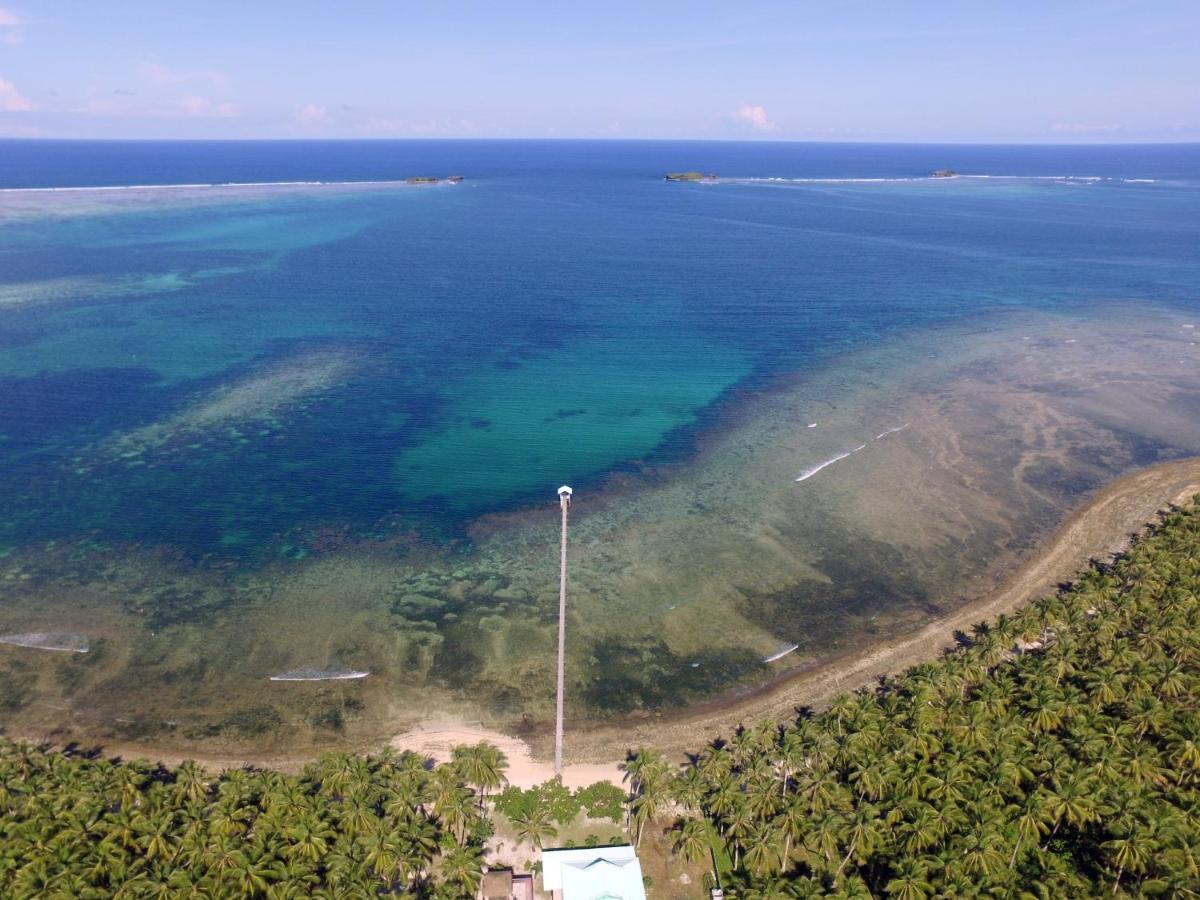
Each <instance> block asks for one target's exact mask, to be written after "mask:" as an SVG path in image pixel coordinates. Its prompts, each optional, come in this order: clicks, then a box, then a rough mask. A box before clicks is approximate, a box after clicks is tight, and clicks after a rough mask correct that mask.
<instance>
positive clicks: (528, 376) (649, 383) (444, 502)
mask: <svg viewBox="0 0 1200 900" xmlns="http://www.w3.org/2000/svg"><path fill="white" fill-rule="evenodd" d="M943 165H951V166H954V167H956V168H958V169H959V170H960V171H961V172H963V173H965V174H971V175H991V176H1018V177H992V178H960V179H954V180H931V179H927V178H923V177H921V176H923V175H924V174H926V173H927V172H928V171H929V170H931V169H933V168H936V167H940V166H943ZM679 168H699V169H702V170H704V171H709V170H712V171H716V172H718V173H719V174H720V175H721V176H723V179H724V180H722V182H720V183H718V184H713V185H709V184H666V183H664V182H663V181H662V179H661V174H662V172H663V171H666V170H668V169H679ZM451 172H456V173H457V172H461V173H462V174H464V175H465V176H466V177H467V180H466V181H465V182H463V183H462V184H459V185H454V186H449V185H440V186H437V187H433V188H381V189H378V190H361V191H353V192H343V191H337V190H322V189H313V190H311V191H298V192H295V191H290V192H284V193H278V194H276V193H270V192H268V193H263V194H262V195H259V196H250V197H246V196H239V197H238V198H237V199H232V198H231V199H229V200H228V201H227V202H226V201H224V200H221V199H220V196H221V195H220V194H219V193H217V194H213V195H211V196H209V197H207V198H206V199H205V200H204V202H203V203H190V204H189V203H185V202H180V201H169V200H163V201H162V202H157V201H154V202H145V203H140V204H138V205H136V207H131V208H127V209H123V210H120V211H113V210H111V209H100V208H99V207H96V210H95V211H94V212H93V213H87V212H86V210H84V211H81V210H80V208H79V206H78V198H79V196H81V195H72V194H69V193H52V192H47V193H45V194H41V195H28V194H14V193H0V213H2V212H3V211H4V209H5V207H6V205H8V206H10V207H11V205H12V203H13V202H14V200H16V199H17V198H21V200H22V202H23V203H28V202H29V197H30V196H36V197H39V198H44V208H45V210H46V211H48V212H54V211H56V210H57V211H58V214H54V215H44V216H43V215H29V214H25V215H22V216H19V217H18V216H9V217H6V218H0V397H2V398H3V402H2V403H0V471H2V472H3V473H4V474H3V476H0V548H10V549H11V548H14V547H19V546H21V545H24V544H27V543H30V542H33V541H40V540H45V539H54V538H68V537H75V536H79V535H83V534H87V535H90V536H91V538H92V539H95V540H100V541H112V540H133V541H138V542H145V543H150V544H163V545H167V546H170V547H173V548H178V549H181V550H183V551H184V552H185V553H188V554H195V555H203V554H217V555H222V554H226V555H228V554H233V555H241V556H245V555H254V556H265V557H270V556H275V555H278V554H280V553H286V554H296V553H305V552H308V550H309V549H311V544H312V536H313V535H314V534H317V533H319V532H321V531H322V530H327V529H329V528H349V529H350V530H352V531H354V532H357V533H362V534H372V535H380V534H386V533H389V532H390V531H394V530H396V529H398V528H410V527H411V528H416V529H418V531H420V532H421V533H424V534H429V535H434V536H438V535H440V536H448V535H453V534H457V533H460V532H461V529H462V528H463V526H464V525H465V524H466V523H468V522H469V521H471V519H472V518H474V517H476V516H478V515H479V514H481V513H484V512H489V511H494V510H502V509H507V508H513V507H517V506H520V505H521V504H523V503H526V502H529V501H530V500H531V499H535V498H536V499H542V498H544V497H545V496H547V495H548V492H549V494H550V495H552V492H553V489H554V488H555V487H556V486H557V485H558V484H559V483H561V482H563V481H570V482H572V483H574V484H575V485H576V486H577V487H579V488H581V489H583V490H585V491H586V490H587V489H588V488H589V487H591V486H593V485H596V484H598V483H599V482H600V481H601V479H602V478H603V477H604V476H605V475H606V473H609V472H611V471H613V470H614V469H621V468H623V467H628V466H630V465H635V464H637V463H639V462H643V461H646V460H651V461H653V460H655V459H667V458H672V459H678V458H685V457H686V455H687V453H688V452H689V451H690V449H691V447H692V441H693V439H694V436H695V434H696V433H697V431H698V430H699V429H702V428H703V426H704V425H705V423H707V422H709V421H711V418H712V416H713V413H714V411H716V410H717V409H718V408H719V406H720V404H721V403H722V402H723V400H724V399H726V398H728V397H729V396H730V395H729V392H730V391H731V390H732V389H734V388H745V387H750V388H753V387H757V386H762V385H766V384H769V383H770V381H771V379H772V378H773V377H775V376H778V375H781V374H788V373H792V372H795V371H799V370H804V369H805V368H807V367H812V366H815V365H817V364H819V363H820V362H822V361H823V360H825V359H827V358H829V357H830V356H831V355H832V354H834V353H836V352H839V351H842V350H846V349H850V348H854V347H857V346H864V345H866V344H869V343H871V342H875V341H878V340H880V339H882V338H885V337H887V336H888V335H891V334H895V333H898V332H900V331H904V330H910V329H919V328H922V327H932V326H934V325H937V324H939V323H944V322H947V321H950V320H954V319H956V318H960V317H963V316H967V315H970V314H973V313H975V312H978V311H981V310H984V309H988V308H991V307H994V306H997V305H1027V306H1043V307H1063V308H1073V309H1085V308H1086V305H1087V304H1088V303H1089V302H1092V301H1094V300H1096V299H1101V298H1105V299H1107V298H1148V299H1153V300H1155V301H1161V302H1167V303H1175V304H1178V305H1180V306H1181V307H1182V308H1184V309H1187V310H1191V309H1194V308H1195V304H1196V297H1197V296H1200V290H1198V289H1200V241H1198V240H1197V223H1198V222H1200V148H1197V147H1194V146H1183V147H1158V148H1091V149H1069V148H986V147H985V148H963V147H943V148H937V147H893V148H887V147H869V146H859V147H853V146H847V147H838V146H834V145H765V146H764V145H729V144H726V145H721V144H655V143H644V144H643V143H586V142H580V143H555V142H541V143H539V142H477V143H472V142H449V143H438V142H431V143H389V142H383V143H377V144H355V143H349V144H345V145H328V144H314V145H304V144H298V145H296V144H278V145H272V144H246V145H241V144H233V145H204V144H178V145H154V144H150V145H146V144H128V145H120V144H118V145H111V144H104V145H86V144H82V145H75V144H54V143H48V144H39V145H34V144H30V143H28V142H3V152H0V186H3V187H8V188H14V187H30V186H33V187H47V186H59V187H61V186H68V185H103V184H109V185H114V184H144V183H163V184H173V183H180V184H191V183H197V182H225V181H291V180H297V179H301V180H325V181H340V180H364V179H397V178H403V177H405V176H408V175H413V174H426V173H433V174H443V175H444V174H449V173H451ZM1060 176H1069V177H1060ZM762 179H778V180H762ZM860 179H865V180H860ZM83 196H85V197H86V198H90V197H92V196H93V195H90V194H89V195H83ZM97 196H98V195H97ZM147 196H152V195H147ZM214 198H215V199H214ZM38 202H39V203H41V202H42V201H40V200H39V201H38ZM64 203H66V204H68V205H69V204H72V203H74V204H76V206H75V207H74V209H73V211H72V212H71V214H70V215H66V214H62V212H63V204H64ZM35 205H36V204H35Z"/></svg>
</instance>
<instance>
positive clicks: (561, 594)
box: [554, 485, 571, 775]
mask: <svg viewBox="0 0 1200 900" xmlns="http://www.w3.org/2000/svg"><path fill="white" fill-rule="evenodd" d="M558 502H559V506H560V507H562V541H561V552H560V564H559V572H558V697H557V699H556V703H555V718H554V774H555V775H561V774H562V756H563V693H564V675H565V671H566V647H567V510H568V509H570V507H571V489H570V488H569V487H567V486H566V485H563V486H562V487H561V488H559V489H558Z"/></svg>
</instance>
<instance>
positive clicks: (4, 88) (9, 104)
mask: <svg viewBox="0 0 1200 900" xmlns="http://www.w3.org/2000/svg"><path fill="white" fill-rule="evenodd" d="M31 109H37V107H36V106H34V104H33V101H32V100H30V99H29V98H28V97H25V96H23V95H22V94H21V92H20V91H18V90H17V86H16V85H15V84H13V83H12V82H11V81H5V80H4V79H3V78H0V112H28V111H29V110H31Z"/></svg>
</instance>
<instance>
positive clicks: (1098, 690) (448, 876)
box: [0, 503, 1200, 900]
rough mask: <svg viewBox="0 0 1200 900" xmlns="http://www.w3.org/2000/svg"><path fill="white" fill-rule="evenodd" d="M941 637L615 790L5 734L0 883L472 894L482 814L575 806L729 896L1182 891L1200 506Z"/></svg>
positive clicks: (520, 817)
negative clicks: (1062, 583)
mask: <svg viewBox="0 0 1200 900" xmlns="http://www.w3.org/2000/svg"><path fill="white" fill-rule="evenodd" d="M958 638H959V640H958V643H957V647H956V648H955V649H954V650H953V651H952V652H949V653H947V654H946V655H945V656H944V657H943V658H941V659H939V660H937V661H935V662H931V663H928V664H925V665H921V666H917V667H915V668H913V669H910V670H909V671H907V672H906V673H904V674H903V675H901V676H899V677H896V678H892V679H887V680H886V681H884V682H882V683H880V684H879V685H878V686H877V687H876V688H875V689H874V690H870V691H866V690H864V691H859V692H857V693H854V694H847V695H845V696H842V697H841V698H839V699H838V700H836V701H835V702H834V703H833V704H832V706H831V707H830V708H828V709H826V710H824V711H823V712H820V713H814V712H812V711H810V710H801V711H799V714H798V716H797V718H796V720H795V721H792V722H788V723H786V724H779V723H775V722H760V723H757V724H753V725H751V726H749V727H746V728H744V729H742V730H739V731H738V733H736V734H733V735H730V736H729V738H728V740H723V741H718V742H715V743H713V744H711V745H709V746H706V747H697V748H696V752H695V754H694V755H693V756H691V757H690V758H689V759H688V760H687V761H686V763H683V764H680V763H679V762H677V761H673V760H670V759H668V758H666V757H665V756H664V755H663V754H661V753H660V752H658V751H655V750H654V749H652V748H642V749H639V750H637V751H636V752H631V754H630V756H629V759H628V761H627V763H626V765H625V770H626V775H627V788H628V794H627V795H625V796H623V797H622V796H621V795H622V793H623V792H620V791H618V790H617V789H616V788H612V789H611V790H612V791H615V792H616V793H617V796H616V797H615V798H614V797H613V796H612V795H611V793H610V792H607V791H606V790H605V789H604V788H603V787H595V788H589V789H585V790H583V791H579V792H576V794H574V795H573V794H571V792H570V791H567V790H566V789H564V788H562V787H561V786H555V785H553V784H551V785H547V786H543V788H542V789H534V790H530V791H520V790H517V789H515V788H509V789H507V790H505V791H500V789H501V787H502V786H503V784H504V770H505V760H504V757H503V755H502V754H500V753H499V751H497V750H496V749H495V748H494V747H491V746H489V745H487V744H481V745H478V746H474V747H461V748H458V749H457V750H456V751H455V753H454V755H453V758H452V759H451V760H450V761H449V762H446V763H443V764H441V765H437V766H435V765H433V764H432V763H431V762H430V761H428V760H425V759H422V758H420V757H418V756H415V755H413V754H411V753H406V754H396V753H390V752H384V753H382V754H379V755H376V756H372V757H366V758H363V757H355V756H353V755H348V754H337V755H329V756H326V757H323V758H322V759H320V760H319V761H317V762H315V763H313V764H311V765H310V766H308V767H307V768H306V769H305V770H304V771H303V772H301V773H300V774H299V775H290V774H282V773H277V772H271V771H263V770H242V769H238V770H232V771H226V772H224V773H221V774H219V775H217V774H213V773H209V772H206V771H204V770H203V769H202V768H200V767H199V766H197V765H196V764H194V763H191V762H185V763H183V764H181V765H180V766H178V767H176V768H167V767H164V766H161V765H152V764H149V763H146V762H142V761H121V760H115V759H110V758H106V757H105V756H104V754H103V753H102V752H101V751H100V750H93V751H83V750H81V749H80V748H77V747H69V748H52V747H33V746H30V745H28V744H23V743H18V742H11V741H6V742H4V743H2V744H0V810H2V811H3V817H2V819H0V896H4V897H34V896H37V897H64V898H65V897H81V898H86V897H108V896H119V897H301V896H321V897H368V896H406V897H429V898H435V897H436V898H441V897H447V898H450V897H472V896H475V894H476V891H477V890H478V886H479V883H480V879H481V868H482V866H483V865H484V864H485V863H486V859H485V851H484V846H485V843H486V841H487V840H488V838H489V837H490V836H491V835H492V833H493V829H494V821H493V820H494V819H495V818H496V817H497V816H498V815H504V816H505V818H506V821H509V822H511V823H512V827H514V828H515V830H516V832H517V835H518V837H519V838H521V839H525V840H528V841H530V842H531V843H532V844H533V845H534V846H540V845H541V842H542V841H543V840H544V839H547V838H549V837H552V836H554V835H555V834H556V829H555V824H554V823H555V821H556V820H557V821H560V822H562V821H565V820H569V819H570V818H573V817H574V816H575V815H576V814H577V813H578V812H579V810H580V807H581V806H586V807H587V809H588V812H589V814H593V815H601V816H604V815H612V818H613V820H614V822H617V823H620V824H621V825H623V826H624V827H625V828H626V829H627V830H628V835H629V837H630V839H632V840H634V841H636V842H637V843H638V844H639V845H641V843H642V841H643V838H644V837H645V836H646V834H647V833H648V832H655V833H656V834H658V835H659V836H660V837H662V836H665V837H667V838H669V842H668V843H667V846H670V847H672V848H673V850H672V851H671V852H673V853H674V854H676V855H677V856H678V857H679V858H680V859H684V860H691V861H692V862H693V863H702V864H703V865H704V866H705V867H706V868H707V869H708V874H707V875H706V879H707V882H708V884H709V885H713V886H715V885H716V884H717V883H718V882H719V884H720V886H721V887H722V888H723V889H724V890H725V894H726V896H733V897H745V898H752V897H755V898H768V897H816V896H829V897H864V898H865V897H897V898H903V900H918V898H924V897H952V896H953V897H1046V898H1051V897H1055V898H1061V897H1087V896H1100V895H1105V896H1112V895H1116V896H1134V895H1136V896H1164V897H1195V896H1197V895H1200V790H1198V789H1200V746H1198V743H1200V707H1198V701H1200V506H1197V504H1196V503H1193V504H1191V505H1190V506H1188V507H1187V508H1184V509H1176V510H1173V511H1171V512H1170V513H1169V514H1166V515H1164V516H1163V517H1162V519H1161V521H1160V522H1159V523H1158V524H1157V525H1156V526H1155V527H1153V528H1152V529H1150V530H1149V531H1148V532H1147V533H1146V534H1145V535H1144V536H1143V537H1142V538H1141V539H1140V540H1139V541H1137V542H1136V543H1135V544H1134V546H1133V547H1132V548H1131V549H1130V550H1129V551H1128V552H1126V553H1125V554H1123V555H1122V556H1120V557H1119V558H1117V559H1115V560H1114V561H1113V562H1111V563H1110V564H1095V565H1093V567H1092V568H1091V569H1090V570H1088V571H1087V572H1085V573H1083V574H1082V575H1081V576H1080V577H1079V578H1078V580H1077V581H1076V582H1075V583H1074V584H1073V585H1072V586H1070V587H1069V588H1066V589H1064V590H1062V591H1060V592H1059V593H1058V594H1057V595H1055V596H1048V597H1045V598H1043V599H1040V600H1038V601H1036V602H1034V603H1032V604H1031V605H1029V606H1028V607H1026V608H1024V609H1022V610H1020V611H1018V612H1017V613H1016V614H1014V615H1012V616H1011V617H1001V618H1000V619H998V620H997V621H995V622H992V623H988V624H980V625H978V626H976V627H975V629H974V630H973V632H972V634H970V635H959V636H958ZM622 801H623V802H624V804H625V809H624V810H623V811H622V809H621V803H622ZM617 828H618V826H616V825H614V830H617ZM660 843H662V842H661V841H660ZM695 887H696V888H697V890H698V889H699V888H700V885H696V886H695Z"/></svg>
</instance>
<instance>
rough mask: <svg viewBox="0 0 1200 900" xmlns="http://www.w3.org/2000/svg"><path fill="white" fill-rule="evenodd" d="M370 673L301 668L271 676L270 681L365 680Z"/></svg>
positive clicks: (311, 667) (351, 670) (314, 667)
mask: <svg viewBox="0 0 1200 900" xmlns="http://www.w3.org/2000/svg"><path fill="white" fill-rule="evenodd" d="M370 674H371V673H370V672H361V671H358V670H357V669H336V668H334V669H318V668H317V667H316V666H301V667H300V668H298V669H292V670H291V671H288V672H281V673H280V674H278V675H272V676H271V680H272V681H351V680H353V679H355V678H366V677H367V676H368V675H370Z"/></svg>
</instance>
